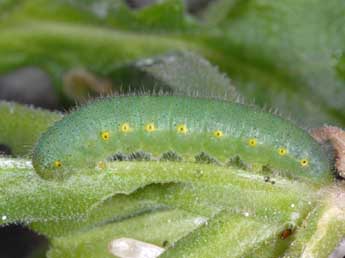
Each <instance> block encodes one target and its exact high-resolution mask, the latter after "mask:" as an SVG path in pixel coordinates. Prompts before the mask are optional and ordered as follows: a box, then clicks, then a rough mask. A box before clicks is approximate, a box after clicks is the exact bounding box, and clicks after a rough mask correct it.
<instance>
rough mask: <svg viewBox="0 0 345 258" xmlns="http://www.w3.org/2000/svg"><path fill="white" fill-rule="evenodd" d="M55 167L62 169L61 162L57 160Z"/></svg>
mask: <svg viewBox="0 0 345 258" xmlns="http://www.w3.org/2000/svg"><path fill="white" fill-rule="evenodd" d="M54 167H56V168H61V167H62V162H61V161H60V160H55V162H54Z"/></svg>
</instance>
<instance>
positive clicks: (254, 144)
mask: <svg viewBox="0 0 345 258" xmlns="http://www.w3.org/2000/svg"><path fill="white" fill-rule="evenodd" d="M256 143H257V141H256V139H255V138H251V139H249V140H248V145H249V146H252V147H255V146H256Z"/></svg>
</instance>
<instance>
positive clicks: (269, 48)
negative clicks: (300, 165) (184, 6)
mask: <svg viewBox="0 0 345 258" xmlns="http://www.w3.org/2000/svg"><path fill="white" fill-rule="evenodd" d="M344 11H345V5H344V2H343V1H340V0H335V1H328V2H327V3H325V2H324V1H321V0H318V1H312V0H307V1H298V0H294V1H289V0H284V1H265V2H262V1H259V0H252V1H228V0H219V1H218V2H217V3H216V4H215V5H214V6H213V7H212V8H210V10H209V13H207V14H205V16H206V17H208V19H209V20H211V21H212V22H211V23H216V26H217V30H218V31H216V30H214V32H213V35H214V36H213V37H209V38H208V39H207V40H206V41H205V46H207V47H208V48H209V49H211V52H210V53H209V54H207V56H208V57H209V58H210V60H211V61H212V62H215V63H216V64H218V65H219V66H220V67H221V69H223V70H224V71H226V72H227V73H228V74H229V75H230V77H231V78H232V79H233V80H234V82H235V84H236V85H237V87H238V90H239V92H240V94H242V95H243V96H245V97H247V98H248V99H249V100H251V99H252V100H255V102H256V103H257V104H259V105H261V106H269V107H274V108H279V110H280V111H281V112H283V113H284V114H285V115H291V116H292V117H293V118H294V119H296V120H298V121H299V122H300V123H302V124H307V125H313V126H316V125H318V126H319V125H321V124H323V123H325V122H326V123H337V124H341V125H344V124H345V116H344V112H343V110H344V108H345V104H344V101H343V99H344V97H345V93H344V91H343V90H342V89H343V88H344V79H343V78H344V76H343V75H342V74H343V73H342V72H341V69H340V70H339V69H337V64H338V63H339V62H341V57H342V55H343V52H344V44H343V41H344V38H345V33H344V30H343V29H342V27H343V24H344V22H345V20H344V19H345V18H344V17H345V16H344V15H343V14H344ZM211 28H214V27H213V26H211ZM210 31H211V30H210ZM220 53H221V54H220Z"/></svg>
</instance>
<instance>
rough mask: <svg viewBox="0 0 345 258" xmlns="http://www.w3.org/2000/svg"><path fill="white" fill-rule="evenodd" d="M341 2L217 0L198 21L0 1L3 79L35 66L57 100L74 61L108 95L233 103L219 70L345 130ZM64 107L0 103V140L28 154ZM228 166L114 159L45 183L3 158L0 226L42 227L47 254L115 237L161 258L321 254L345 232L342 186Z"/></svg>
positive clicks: (176, 13)
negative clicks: (167, 95) (196, 96)
mask: <svg viewBox="0 0 345 258" xmlns="http://www.w3.org/2000/svg"><path fill="white" fill-rule="evenodd" d="M344 9H345V6H344V3H343V2H342V1H341V0H331V1H328V2H325V1H321V0H316V1H312V0H306V1H297V0H294V1H288V0H283V1H259V0H248V1H238V0H233V1H228V0H218V1H216V2H214V3H213V4H212V5H211V6H209V7H208V8H206V9H205V10H204V12H203V13H202V14H201V16H200V17H201V18H200V17H199V18H195V17H191V16H189V15H187V14H186V13H185V7H184V5H183V4H182V1H179V0H166V1H160V2H159V3H157V4H154V5H151V6H148V7H145V8H144V9H141V10H135V11H133V10H130V9H129V8H128V7H127V6H126V5H125V4H124V2H122V1H118V0H102V1H96V0H88V1H78V0H73V1H70V0H53V1H48V0H21V1H14V0H5V1H0V21H1V23H0V33H1V37H0V56H1V58H0V74H5V73H7V72H10V71H12V70H13V69H17V68H20V67H23V66H35V67H39V68H41V69H43V70H44V71H46V72H48V73H49V75H50V76H51V77H52V80H53V82H54V86H55V89H56V91H57V92H58V94H59V95H60V97H61V99H65V98H66V92H65V90H64V89H65V87H66V85H65V84H64V80H65V78H66V74H68V73H69V72H70V71H73V70H74V69H83V70H85V71H86V73H90V74H92V75H94V76H95V77H97V78H104V79H108V80H110V81H111V86H112V88H113V90H114V91H115V92H119V93H120V92H128V91H130V90H133V89H134V90H135V92H140V91H142V90H143V89H144V90H145V91H150V90H154V91H156V90H159V91H165V92H174V93H179V94H190V93H193V92H195V91H198V92H199V93H200V92H201V93H200V94H201V95H203V96H204V95H207V94H210V95H213V96H221V97H224V96H225V97H227V98H228V99H232V100H233V99H234V98H235V96H237V93H235V91H234V89H233V87H232V86H231V85H230V82H229V80H228V79H227V78H226V77H225V76H223V75H222V74H221V72H224V73H226V74H227V75H229V76H230V77H231V79H232V82H234V84H235V85H236V87H237V88H236V90H237V91H238V93H239V94H241V96H243V97H244V98H245V99H246V102H252V101H253V100H255V102H256V103H257V104H259V105H261V106H269V107H272V108H279V109H280V111H281V112H282V113H285V114H291V115H292V116H293V117H294V119H297V120H298V121H299V122H300V123H301V124H307V125H319V124H322V123H325V122H327V123H333V124H340V125H344V124H345V116H344V112H343V110H344V108H345V106H344V103H345V102H344V101H343V99H344V91H342V89H343V87H344V78H345V75H344V74H345V72H344V71H345V69H344V67H345V65H344V63H345V62H344V46H343V39H344V36H345V35H344V32H343V30H342V27H343V24H344V15H343V13H344ZM199 19H201V20H199ZM143 32H145V33H143ZM190 51H192V52H193V53H194V54H190V53H189V52H190ZM204 58H207V59H208V60H209V61H211V62H212V63H213V64H216V65H217V66H218V67H219V70H220V71H221V72H219V71H218V70H217V69H216V68H214V67H212V66H211V65H210V63H209V62H208V61H205V59H204ZM171 60H173V62H170V61H171ZM149 61H150V62H149ZM151 61H152V62H151ZM149 63H150V64H149ZM152 85H156V88H155V87H153V86H152ZM203 90H204V91H203ZM61 116H62V115H61V114H57V113H51V112H48V111H42V110H36V109H33V108H28V107H24V106H21V105H17V104H9V103H0V118H1V119H0V143H1V144H6V145H8V146H9V147H10V148H11V149H12V151H13V153H14V154H15V156H25V157H28V158H30V151H31V150H32V147H33V145H34V144H35V142H36V140H37V138H38V137H39V135H40V134H41V133H42V132H43V131H45V130H46V128H47V127H48V126H50V125H51V124H52V123H54V122H55V121H56V120H58V119H60V118H61ZM233 163H234V164H237V165H238V168H227V167H220V166H214V165H212V164H199V163H183V162H170V161H166V162H156V161H150V162H146V161H144V162H137V161H125V162H113V163H111V164H110V165H109V166H108V167H107V169H105V170H104V171H103V170H102V171H98V172H97V173H95V171H88V170H83V171H79V172H80V173H77V174H75V175H73V176H71V177H70V178H68V179H67V180H65V181H56V182H51V181H45V180H42V179H40V178H39V177H38V176H37V174H36V173H35V172H34V170H33V168H32V165H31V163H30V161H29V159H19V158H16V159H12V158H8V157H1V158H0V224H1V225H6V224H8V223H24V224H25V225H27V226H29V227H30V228H32V229H33V230H35V231H36V232H38V233H41V234H44V235H45V236H47V237H48V238H49V240H50V243H51V249H50V251H49V252H48V257H50V258H60V257H82V258H85V257H90V258H93V257H94V258H97V257H113V256H112V255H110V253H109V251H108V244H109V242H110V241H111V240H113V239H115V238H120V237H131V238H135V239H138V240H142V241H145V242H149V243H152V244H156V245H158V246H162V247H165V248H168V249H167V251H166V252H165V253H164V254H163V255H162V257H182V256H183V257H278V256H282V257H320V258H323V257H328V255H329V254H330V253H331V252H332V250H333V249H334V247H335V246H336V245H337V244H338V243H339V241H340V239H341V238H342V237H343V236H344V235H345V219H344V217H345V209H344V205H343V203H344V197H343V196H344V185H343V184H339V185H335V184H334V183H333V182H330V183H329V182H326V183H325V185H323V186H315V185H313V184H311V183H310V182H306V181H304V182H302V181H300V180H297V181H292V180H288V179H286V178H282V177H271V178H269V179H267V177H266V178H264V175H262V174H256V173H254V172H253V171H252V169H251V168H250V167H247V166H244V165H243V164H238V163H239V162H238V160H237V161H236V160H233ZM241 169H244V170H245V171H244V170H241ZM287 229H289V230H291V233H292V234H291V235H290V236H286V237H282V236H283V233H284V231H285V230H287Z"/></svg>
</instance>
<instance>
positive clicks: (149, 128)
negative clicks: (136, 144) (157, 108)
mask: <svg viewBox="0 0 345 258" xmlns="http://www.w3.org/2000/svg"><path fill="white" fill-rule="evenodd" d="M145 131H146V132H149V133H151V132H154V131H156V127H155V124H154V123H149V124H147V125H145Z"/></svg>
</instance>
